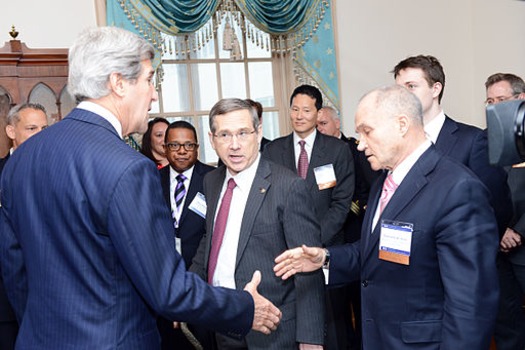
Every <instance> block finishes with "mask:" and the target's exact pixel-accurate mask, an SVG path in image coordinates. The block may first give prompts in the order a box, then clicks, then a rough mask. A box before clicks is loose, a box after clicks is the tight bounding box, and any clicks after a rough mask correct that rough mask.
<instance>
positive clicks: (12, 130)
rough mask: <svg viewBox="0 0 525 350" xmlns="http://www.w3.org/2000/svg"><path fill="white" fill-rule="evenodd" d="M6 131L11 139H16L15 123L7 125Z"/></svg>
mask: <svg viewBox="0 0 525 350" xmlns="http://www.w3.org/2000/svg"><path fill="white" fill-rule="evenodd" d="M5 133H6V134H7V137H9V138H10V139H11V140H14V139H15V127H14V126H13V125H6V127H5Z"/></svg>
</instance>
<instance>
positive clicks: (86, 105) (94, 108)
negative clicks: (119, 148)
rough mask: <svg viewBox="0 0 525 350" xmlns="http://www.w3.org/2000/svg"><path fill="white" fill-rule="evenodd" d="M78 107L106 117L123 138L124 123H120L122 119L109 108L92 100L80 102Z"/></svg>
mask: <svg viewBox="0 0 525 350" xmlns="http://www.w3.org/2000/svg"><path fill="white" fill-rule="evenodd" d="M77 108H80V109H83V110H86V111H89V112H92V113H95V114H98V115H99V116H101V117H102V118H104V119H106V120H107V121H108V122H109V123H110V124H111V125H112V126H113V128H115V130H116V131H117V133H118V135H119V136H120V138H122V125H121V124H120V121H119V120H118V119H117V117H116V116H115V115H114V114H113V113H111V112H110V111H109V110H107V109H106V108H104V107H102V106H101V105H99V104H97V103H94V102H91V101H82V102H80V103H79V105H78V106H77Z"/></svg>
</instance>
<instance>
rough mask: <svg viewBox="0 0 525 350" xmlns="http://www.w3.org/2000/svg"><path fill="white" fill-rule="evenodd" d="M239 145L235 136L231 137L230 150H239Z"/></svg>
mask: <svg viewBox="0 0 525 350" xmlns="http://www.w3.org/2000/svg"><path fill="white" fill-rule="evenodd" d="M239 146H240V143H239V140H238V139H237V135H235V134H234V135H232V141H231V142H230V148H231V149H239Z"/></svg>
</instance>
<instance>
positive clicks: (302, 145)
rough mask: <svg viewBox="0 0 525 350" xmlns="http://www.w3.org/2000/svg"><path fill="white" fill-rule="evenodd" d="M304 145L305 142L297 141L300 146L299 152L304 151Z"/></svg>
mask: <svg viewBox="0 0 525 350" xmlns="http://www.w3.org/2000/svg"><path fill="white" fill-rule="evenodd" d="M304 145H306V141H305V140H301V141H299V146H301V150H303V149H304Z"/></svg>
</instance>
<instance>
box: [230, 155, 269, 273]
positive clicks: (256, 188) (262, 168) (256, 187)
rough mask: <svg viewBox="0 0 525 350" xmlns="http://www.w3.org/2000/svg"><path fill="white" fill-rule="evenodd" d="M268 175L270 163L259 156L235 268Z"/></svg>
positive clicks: (262, 198)
mask: <svg viewBox="0 0 525 350" xmlns="http://www.w3.org/2000/svg"><path fill="white" fill-rule="evenodd" d="M270 175H271V170H270V165H269V164H268V163H267V162H266V160H264V158H262V157H261V160H260V162H259V167H258V168H257V172H256V173H255V178H254V179H253V183H252V187H251V188H250V193H249V195H248V200H247V201H246V208H245V209H244V215H243V218H242V223H241V232H240V234H239V245H238V247H237V258H236V261H235V268H237V265H238V264H239V261H240V260H241V257H242V255H243V253H244V250H245V249H246V245H247V244H248V240H249V239H250V235H251V232H252V230H253V225H254V223H255V218H256V217H257V214H258V212H259V209H260V208H261V205H262V203H263V201H264V198H265V197H266V193H268V189H269V188H270V185H271V183H270V181H268V180H267V178H268V177H269V176H270Z"/></svg>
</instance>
